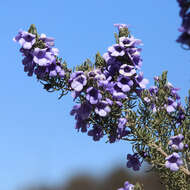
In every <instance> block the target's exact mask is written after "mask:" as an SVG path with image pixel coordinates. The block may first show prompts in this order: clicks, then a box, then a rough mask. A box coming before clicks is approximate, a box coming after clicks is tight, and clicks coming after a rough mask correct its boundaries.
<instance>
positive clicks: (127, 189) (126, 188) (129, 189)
mask: <svg viewBox="0 0 190 190" xmlns="http://www.w3.org/2000/svg"><path fill="white" fill-rule="evenodd" d="M118 190H134V185H133V184H130V183H129V182H128V181H126V182H125V183H124V188H119V189H118Z"/></svg>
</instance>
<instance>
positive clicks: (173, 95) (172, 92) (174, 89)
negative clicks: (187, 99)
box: [167, 82, 180, 100]
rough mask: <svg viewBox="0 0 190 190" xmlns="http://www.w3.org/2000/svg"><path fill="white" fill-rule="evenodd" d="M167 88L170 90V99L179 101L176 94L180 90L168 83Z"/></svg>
mask: <svg viewBox="0 0 190 190" xmlns="http://www.w3.org/2000/svg"><path fill="white" fill-rule="evenodd" d="M167 87H168V88H169V89H170V91H171V95H172V97H174V98H176V99H177V100H180V96H179V95H178V93H177V91H179V90H180V88H175V87H174V86H173V85H172V84H171V83H170V82H168V83H167Z"/></svg>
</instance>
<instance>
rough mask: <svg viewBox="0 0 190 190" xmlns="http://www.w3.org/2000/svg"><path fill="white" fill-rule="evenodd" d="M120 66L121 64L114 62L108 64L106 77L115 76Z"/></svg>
mask: <svg viewBox="0 0 190 190" xmlns="http://www.w3.org/2000/svg"><path fill="white" fill-rule="evenodd" d="M121 64H122V63H121V62H120V61H115V62H113V63H111V64H109V65H108V66H107V71H108V73H107V77H108V76H114V75H116V74H117V73H118V72H119V69H120V67H121Z"/></svg>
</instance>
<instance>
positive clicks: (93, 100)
mask: <svg viewBox="0 0 190 190" xmlns="http://www.w3.org/2000/svg"><path fill="white" fill-rule="evenodd" d="M115 26H116V27H117V28H118V31H119V33H118V35H117V34H115V38H116V44H113V45H112V46H110V47H109V48H108V50H107V52H106V53H104V54H103V56H101V55H100V53H97V54H96V56H95V63H92V62H91V61H90V60H88V59H87V60H86V61H85V62H84V63H83V64H82V65H79V66H76V68H74V69H73V70H71V69H68V67H67V63H66V62H65V61H62V59H61V58H59V57H58V52H59V51H58V49H57V48H54V47H53V46H54V39H53V38H49V37H47V36H46V35H45V34H41V35H39V34H38V33H37V29H36V27H35V26H34V25H31V27H30V29H29V30H28V32H26V31H20V32H19V33H18V35H17V36H16V37H15V38H14V41H17V42H19V43H20V45H21V49H20V52H21V53H22V55H23V57H24V58H23V60H22V63H23V65H24V71H25V72H27V74H28V76H32V75H35V76H36V78H37V80H38V81H40V83H41V84H42V85H43V87H44V89H45V90H47V91H48V92H54V91H60V92H61V94H60V97H59V98H62V97H63V96H64V95H66V94H67V93H69V92H71V94H72V97H73V100H74V101H75V102H77V104H76V105H75V106H74V107H73V109H72V110H71V112H70V114H71V115H73V116H74V117H75V120H76V125H75V128H76V129H77V130H78V131H81V132H83V133H86V132H87V134H88V136H91V137H92V138H93V140H94V141H99V140H100V139H101V138H103V137H104V136H107V138H108V140H107V142H109V143H115V142H117V141H119V140H127V141H130V142H132V149H133V152H134V154H133V155H131V154H128V155H127V167H128V168H132V169H133V170H135V171H137V170H139V169H140V167H141V165H142V162H143V161H144V160H146V161H147V162H148V163H150V164H152V166H153V169H155V170H156V171H157V172H158V174H159V175H160V177H161V179H163V183H164V184H165V186H166V188H167V189H173V188H174V189H183V188H186V189H188V188H190V178H189V176H190V171H189V170H188V166H189V165H190V162H189V160H188V154H189V153H188V150H189V149H188V147H189V145H190V134H189V133H187V132H188V131H189V130H190V101H189V100H190V98H189V97H188V98H187V99H186V100H187V101H186V107H185V106H183V105H182V104H181V103H180V96H179V95H178V90H179V89H178V88H175V87H174V86H173V85H172V84H171V83H169V82H168V80H167V72H163V74H162V75H161V76H160V77H157V76H156V77H155V78H154V86H152V87H150V88H149V89H147V88H146V85H147V84H148V80H147V79H145V78H144V76H143V72H142V71H141V65H142V58H141V48H139V46H141V45H142V42H141V40H139V39H136V38H135V37H134V36H132V35H131V33H130V32H129V29H128V27H127V25H124V24H116V25H115ZM156 143H159V146H158V145H157V144H156ZM174 150H175V151H176V152H173V151H174ZM160 153H161V155H160ZM181 158H186V161H187V164H186V167H187V168H185V167H184V166H183V165H184V163H183V161H182V159H181ZM163 162H165V164H162V163H163ZM181 171H182V172H183V173H182V172H181ZM169 175H170V176H171V180H168V176H169ZM133 188H135V189H139V190H140V189H142V188H141V187H140V186H139V185H135V186H134V185H132V184H130V183H129V182H126V183H125V187H124V189H123V188H121V189H120V190H127V189H133Z"/></svg>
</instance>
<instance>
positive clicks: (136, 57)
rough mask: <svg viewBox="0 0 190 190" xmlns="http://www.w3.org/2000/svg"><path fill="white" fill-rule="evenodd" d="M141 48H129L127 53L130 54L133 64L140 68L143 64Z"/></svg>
mask: <svg viewBox="0 0 190 190" xmlns="http://www.w3.org/2000/svg"><path fill="white" fill-rule="evenodd" d="M140 52H141V49H140V48H136V47H134V48H128V49H127V55H128V56H129V58H130V60H131V62H132V64H133V65H134V66H135V67H136V68H137V69H140V68H141V66H142V59H141V57H140Z"/></svg>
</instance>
